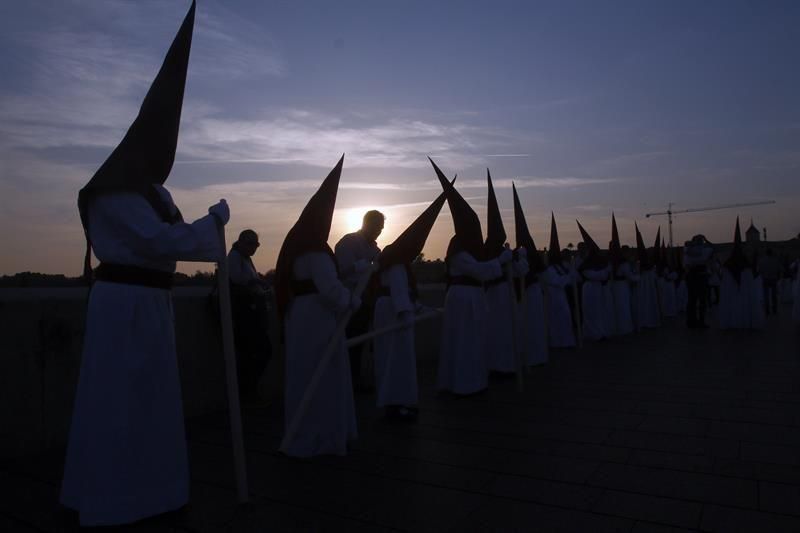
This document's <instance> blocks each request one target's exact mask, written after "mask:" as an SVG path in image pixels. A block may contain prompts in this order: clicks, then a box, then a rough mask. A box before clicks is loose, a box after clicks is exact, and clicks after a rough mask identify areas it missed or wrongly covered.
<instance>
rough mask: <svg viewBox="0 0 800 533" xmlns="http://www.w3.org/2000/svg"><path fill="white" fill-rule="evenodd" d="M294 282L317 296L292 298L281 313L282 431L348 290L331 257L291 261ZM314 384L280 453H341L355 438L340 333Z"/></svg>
mask: <svg viewBox="0 0 800 533" xmlns="http://www.w3.org/2000/svg"><path fill="white" fill-rule="evenodd" d="M292 273H293V275H294V279H296V280H311V281H312V282H313V284H314V286H315V287H316V288H317V291H318V292H317V293H313V294H305V295H302V296H296V297H295V298H293V299H292V301H291V302H290V303H289V308H288V310H287V312H286V319H285V326H284V327H285V332H286V391H285V402H286V405H285V423H286V426H287V427H288V425H289V423H290V421H291V420H292V419H293V417H294V416H295V414H296V412H297V408H298V407H299V404H300V401H301V400H302V398H303V395H304V394H305V392H306V388H307V387H308V383H309V382H310V381H311V376H312V375H313V374H314V371H315V369H316V368H317V364H318V363H319V359H320V357H321V356H322V353H323V351H324V350H325V347H326V346H327V345H328V342H329V341H330V340H331V336H332V335H333V332H334V330H335V329H336V323H337V320H338V319H339V317H341V315H342V314H343V313H344V312H345V311H346V310H347V308H348V306H349V305H350V291H349V290H348V289H347V288H346V287H345V286H344V285H342V283H341V282H340V281H339V279H338V278H337V274H336V266H335V265H334V263H333V259H332V258H331V257H330V256H329V255H328V254H326V253H324V252H312V253H307V254H304V255H301V256H300V257H298V258H297V259H295V262H294V265H293V268H292ZM336 343H337V347H336V352H335V353H334V354H333V357H332V358H331V361H330V363H329V364H328V367H327V368H326V369H325V372H324V374H323V376H322V379H321V380H320V381H319V385H318V387H317V389H316V391H315V393H314V396H313V398H312V400H311V402H310V404H309V408H308V411H306V414H305V416H304V417H303V419H302V421H301V423H300V428H299V429H298V431H297V434H296V436H295V438H294V441H293V442H291V443H290V445H289V448H288V449H287V450H286V454H287V455H290V456H294V457H311V456H314V455H320V454H333V455H345V454H346V453H347V441H348V440H353V439H355V438H356V436H357V429H356V415H355V406H354V402H353V385H352V381H351V377H350V360H349V358H348V356H347V348H346V347H345V338H344V335H341V336H340V337H339V338H338V339H336Z"/></svg>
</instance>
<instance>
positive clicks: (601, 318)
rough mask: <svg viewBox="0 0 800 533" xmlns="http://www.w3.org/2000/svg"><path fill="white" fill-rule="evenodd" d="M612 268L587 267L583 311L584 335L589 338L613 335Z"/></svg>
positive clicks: (582, 296)
mask: <svg viewBox="0 0 800 533" xmlns="http://www.w3.org/2000/svg"><path fill="white" fill-rule="evenodd" d="M610 272H611V269H610V268H609V267H608V266H606V267H604V268H601V269H598V270H593V269H589V268H586V269H584V270H583V271H582V272H581V274H582V276H583V280H584V281H583V291H582V294H581V305H582V307H581V311H583V336H584V338H586V339H589V340H599V339H604V338H606V337H610V336H611V331H609V325H610V323H611V321H610V320H609V316H608V299H609V297H608V293H607V290H606V288H607V286H608V285H607V284H606V285H604V282H607V281H608V276H609V274H610Z"/></svg>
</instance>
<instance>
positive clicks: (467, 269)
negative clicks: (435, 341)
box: [437, 252, 502, 394]
mask: <svg viewBox="0 0 800 533" xmlns="http://www.w3.org/2000/svg"><path fill="white" fill-rule="evenodd" d="M448 261H449V269H450V275H451V276H467V277H470V278H472V279H474V280H476V281H479V282H483V281H487V280H490V279H494V278H497V277H499V276H500V275H501V274H502V270H501V268H500V263H499V262H498V261H497V260H496V259H493V260H491V261H485V262H479V261H476V260H475V258H474V257H472V256H471V255H470V254H468V253H467V252H459V253H457V254H454V256H453V257H451V258H449V259H448ZM485 352H486V295H485V293H484V291H483V287H473V286H468V285H455V284H454V285H451V286H450V288H449V289H448V291H447V296H446V297H445V302H444V324H443V326H442V346H441V350H440V352H439V374H438V377H437V388H439V389H440V390H447V391H450V392H453V393H456V394H471V393H474V392H478V391H481V390H483V389H485V388H486V387H487V385H488V376H487V369H486V355H485Z"/></svg>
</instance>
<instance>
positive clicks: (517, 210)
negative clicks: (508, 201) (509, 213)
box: [511, 183, 544, 276]
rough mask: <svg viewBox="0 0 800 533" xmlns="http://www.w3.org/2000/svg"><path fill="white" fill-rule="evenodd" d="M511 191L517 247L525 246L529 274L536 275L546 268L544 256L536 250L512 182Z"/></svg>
mask: <svg viewBox="0 0 800 533" xmlns="http://www.w3.org/2000/svg"><path fill="white" fill-rule="evenodd" d="M511 191H512V192H513V193H514V233H515V234H516V235H515V237H516V241H517V248H519V247H520V246H524V247H525V250H526V252H527V253H528V264H529V265H530V272H529V273H528V276H535V275H536V274H538V273H539V272H541V271H543V270H544V261H542V256H541V255H540V254H539V252H538V251H537V250H536V243H534V242H533V237H532V236H531V232H530V231H529V230H528V222H527V221H526V220H525V212H524V211H523V210H522V203H521V202H520V201H519V195H518V194H517V188H516V186H514V184H513V183H512V184H511Z"/></svg>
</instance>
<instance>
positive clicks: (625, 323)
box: [609, 262, 634, 335]
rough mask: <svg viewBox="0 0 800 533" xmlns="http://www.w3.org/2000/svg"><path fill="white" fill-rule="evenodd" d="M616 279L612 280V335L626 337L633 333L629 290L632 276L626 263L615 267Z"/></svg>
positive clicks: (629, 266)
mask: <svg viewBox="0 0 800 533" xmlns="http://www.w3.org/2000/svg"><path fill="white" fill-rule="evenodd" d="M616 277H617V278H621V279H615V280H612V281H611V282H610V283H609V285H611V291H612V295H613V296H612V302H613V305H614V329H613V330H612V334H613V335H627V334H628V333H632V332H633V317H632V316H631V288H630V284H631V281H632V280H633V277H634V274H633V271H632V270H631V265H630V264H629V263H627V262H625V263H621V264H620V265H618V266H617V272H616Z"/></svg>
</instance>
